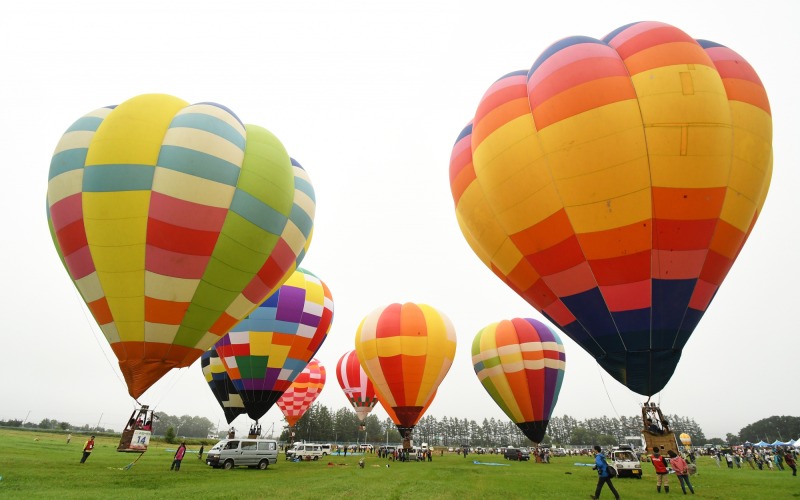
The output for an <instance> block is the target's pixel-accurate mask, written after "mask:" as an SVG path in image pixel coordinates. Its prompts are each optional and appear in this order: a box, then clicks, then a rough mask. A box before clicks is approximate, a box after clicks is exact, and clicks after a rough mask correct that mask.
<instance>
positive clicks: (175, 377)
mask: <svg viewBox="0 0 800 500" xmlns="http://www.w3.org/2000/svg"><path fill="white" fill-rule="evenodd" d="M170 371H173V370H170ZM187 371H189V370H188V367H187V369H186V370H184V369H182V368H178V374H177V375H174V374H173V375H172V376H171V377H170V378H171V379H172V381H171V382H170V384H169V386H168V387H167V389H166V390H165V391H164V392H163V394H162V395H161V397H160V398H159V399H158V400H157V401H156V404H154V405H153V411H155V409H156V408H158V407H159V405H160V404H161V401H163V400H164V398H165V397H167V396H168V395H169V394H170V393H171V392H172V390H173V389H174V388H175V386H176V385H178V382H180V380H181V378H183V374H184V373H186V372H187Z"/></svg>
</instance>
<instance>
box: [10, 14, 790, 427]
mask: <svg viewBox="0 0 800 500" xmlns="http://www.w3.org/2000/svg"><path fill="white" fill-rule="evenodd" d="M546 3H547V2H532V1H509V0H493V1H491V2H477V1H455V0H453V1H405V2H397V1H395V2H384V1H377V0H367V1H347V0H346V1H342V0H339V1H335V2H331V1H303V2H299V1H283V0H280V1H271V2H243V1H227V2H221V1H216V2H209V1H202V0H197V1H192V2H168V1H166V0H159V1H143V0H137V1H128V0H120V1H117V2H106V1H94V2H88V1H71V2H52V1H40V0H28V1H25V2H3V3H2V5H0V74H2V75H3V76H2V80H0V88H2V90H3V92H2V94H3V100H4V106H3V108H4V111H3V113H2V115H1V116H0V141H2V149H3V153H4V155H5V157H6V160H5V165H6V167H5V171H6V172H8V173H9V175H8V176H7V177H6V180H5V181H4V182H3V186H4V189H5V194H4V195H3V196H2V197H0V209H1V210H2V213H3V214H5V217H4V218H3V224H4V226H5V227H4V229H5V230H4V231H2V233H1V235H0V239H1V240H0V241H2V245H0V252H2V254H1V255H2V259H0V266H1V267H0V270H1V272H2V274H1V276H2V279H3V283H4V287H3V292H2V301H0V304H2V306H0V307H2V317H3V318H4V323H3V327H2V328H1V329H0V345H2V346H3V349H2V352H3V355H4V356H3V357H4V360H3V362H2V365H1V366H2V368H3V376H2V377H0V418H2V419H8V418H20V419H22V418H25V417H26V416H27V415H28V413H29V412H30V416H29V417H28V418H29V420H31V421H34V422H39V421H40V420H41V419H43V418H56V419H59V420H66V421H69V422H71V423H73V424H81V425H82V424H91V425H94V424H96V423H97V422H98V420H99V421H101V425H104V426H107V427H112V428H117V429H119V428H120V427H121V426H122V424H123V423H124V422H125V421H126V419H127V418H128V415H129V413H130V411H131V409H132V407H133V401H132V400H131V398H130V397H129V396H128V394H127V390H126V388H125V385H124V383H123V382H122V379H121V376H120V375H119V370H118V367H117V364H116V359H115V358H114V357H113V353H112V352H111V349H110V347H109V346H108V344H107V342H106V341H105V339H104V338H103V337H102V335H101V334H100V332H99V329H98V328H97V326H96V325H95V324H94V321H93V320H92V319H91V317H90V316H89V315H88V313H87V312H86V309H85V307H84V306H83V305H82V304H83V303H82V301H81V299H80V296H79V295H78V294H77V292H76V291H75V289H74V287H73V285H72V283H71V281H70V280H69V279H68V276H67V275H66V273H65V271H64V269H63V268H62V267H61V264H60V262H59V260H58V258H57V255H56V252H55V250H54V249H53V246H52V243H51V241H50V239H49V234H48V230H47V223H46V217H45V192H46V189H47V174H48V169H49V162H50V156H51V154H52V151H53V148H54V147H55V145H56V143H57V142H58V140H59V138H60V136H61V134H62V133H63V132H64V130H65V129H66V128H67V127H68V126H69V125H70V124H71V123H72V122H73V121H74V120H75V119H77V118H79V117H80V116H82V115H83V114H84V113H86V112H88V111H91V110H93V109H96V108H98V107H101V106H105V105H109V104H118V103H120V102H122V101H124V100H126V99H128V98H130V97H133V96H135V95H138V94H143V93H150V92H159V93H168V94H173V95H176V96H178V97H181V98H182V99H185V100H187V101H189V102H200V101H213V102H218V103H221V104H224V105H225V106H227V107H229V108H231V109H232V110H233V111H234V112H236V113H237V115H238V116H239V117H240V118H241V119H242V120H243V121H244V122H245V123H253V124H257V125H261V126H264V127H266V128H268V129H270V130H271V131H272V132H273V133H275V134H276V135H277V136H278V137H279V138H280V139H281V141H282V142H283V143H284V145H285V146H286V148H287V150H288V151H289V154H290V155H292V156H293V157H294V158H296V159H297V160H298V161H299V162H300V163H301V164H302V165H303V166H304V167H305V168H306V170H307V171H308V172H309V175H310V176H311V179H312V181H313V184H314V188H315V190H316V195H317V217H316V221H315V237H314V241H313V243H312V245H311V249H310V252H309V254H308V256H307V258H306V260H305V261H303V264H302V265H303V267H304V268H306V269H308V270H310V271H311V272H313V273H315V274H316V275H318V276H319V277H320V278H321V279H322V280H323V281H325V282H326V283H327V284H328V286H329V287H330V289H331V291H332V293H333V298H334V303H335V313H334V322H333V327H332V329H331V332H330V335H329V337H328V339H327V341H326V342H325V343H324V344H323V346H322V348H321V349H320V351H319V352H318V354H317V358H318V359H319V360H320V361H321V362H322V364H323V365H324V366H325V367H326V368H327V370H328V383H327V386H326V388H325V389H324V391H323V392H322V394H321V396H320V398H319V400H318V401H320V402H322V403H323V404H325V405H328V406H330V407H333V408H340V407H344V406H346V404H347V402H346V399H345V396H344V395H343V393H342V391H341V389H340V388H339V385H338V383H337V382H336V378H335V373H334V370H335V365H336V362H337V360H338V359H339V357H340V356H341V355H342V354H343V353H344V352H346V351H348V350H350V349H352V348H353V341H354V336H355V330H356V328H357V326H358V324H359V322H360V320H361V318H363V316H364V315H366V314H367V313H368V312H370V311H371V310H372V309H374V308H376V307H379V306H382V305H386V304H388V303H391V302H406V301H411V302H419V303H427V304H430V305H432V306H434V307H436V308H437V309H439V310H440V311H442V312H444V313H445V314H446V315H447V316H448V317H450V319H451V320H452V321H453V323H454V325H455V327H456V331H457V333H458V340H459V345H458V350H457V353H456V360H455V362H454V364H453V366H452V368H451V370H450V373H449V374H448V376H447V378H446V379H445V381H444V382H443V384H442V385H441V386H440V389H439V392H438V395H437V398H436V400H435V401H434V403H433V404H432V406H431V407H430V409H429V410H428V414H431V415H434V416H436V417H442V416H453V417H459V418H469V419H475V420H478V421H481V420H482V419H483V418H485V417H486V418H488V417H495V418H503V419H505V418H506V417H505V416H504V415H503V413H502V412H501V411H500V409H499V408H498V407H497V405H496V404H495V403H494V402H493V401H492V400H491V398H490V397H489V396H488V394H487V393H486V392H485V391H484V389H483V388H482V386H481V385H480V383H479V382H478V379H477V377H476V376H475V373H474V371H473V369H472V365H471V360H470V346H471V343H472V339H473V338H474V336H475V334H476V333H477V331H478V330H479V329H480V328H482V327H483V326H485V325H487V324H489V323H491V322H494V321H499V320H501V319H510V318H513V317H524V316H530V317H533V318H538V319H542V317H541V316H540V315H539V314H538V313H537V312H536V311H535V310H533V308H532V307H531V306H529V305H528V304H527V303H526V302H524V301H523V300H522V299H521V298H519V297H518V296H517V295H516V294H514V293H513V292H512V291H511V290H509V289H507V288H506V287H505V285H503V284H502V283H501V282H500V280H498V279H497V278H496V277H495V276H494V275H493V274H492V273H491V272H490V271H489V270H488V269H486V268H485V267H484V266H483V264H481V262H480V261H479V260H478V258H477V257H476V256H475V255H474V254H473V253H472V251H471V250H470V248H469V247H468V245H467V243H466V242H465V240H464V239H463V237H462V236H461V234H460V232H459V230H458V227H457V224H456V221H455V215H454V210H453V202H452V198H451V195H450V188H449V183H448V168H449V159H450V151H451V148H452V145H453V143H454V141H455V139H456V136H457V135H458V133H459V132H460V131H461V129H462V127H463V126H464V125H465V124H466V123H467V121H468V120H469V119H470V118H471V116H473V115H474V112H475V109H476V107H477V104H478V102H479V100H480V98H481V96H482V95H483V93H484V91H485V90H486V89H487V88H488V87H489V85H490V84H491V83H492V82H493V81H494V80H496V79H497V78H499V77H500V76H502V75H504V74H506V73H508V72H511V71H514V70H519V69H528V68H529V67H530V66H531V65H532V63H533V62H534V60H535V59H536V58H537V57H538V55H539V54H540V53H541V52H542V51H543V50H544V49H545V48H546V47H547V46H549V45H550V44H551V43H553V42H555V41H557V40H559V39H561V38H564V37H566V36H571V35H588V36H593V37H595V38H602V37H603V36H604V35H605V34H607V33H608V32H610V31H612V30H614V29H616V28H617V27H619V26H622V25H624V24H627V23H630V22H634V21H643V20H656V21H663V22H667V23H669V24H673V25H675V26H677V27H679V28H681V29H683V30H684V31H686V32H687V33H688V34H689V35H691V36H693V37H695V38H704V39H708V40H713V41H716V42H719V43H722V44H724V45H727V46H729V47H731V48H732V49H734V50H736V51H737V52H739V53H740V54H742V55H743V56H744V57H745V58H746V59H747V60H748V61H749V62H750V63H751V64H752V65H753V66H754V67H755V69H756V71H757V72H758V73H759V75H760V77H761V79H762V81H763V82H764V85H765V87H766V88H767V91H768V93H769V98H770V102H771V105H772V112H773V120H774V122H773V123H774V141H773V147H774V156H775V169H774V176H773V181H772V188H771V190H770V194H769V196H768V198H767V202H766V205H765V207H764V211H763V214H762V216H761V219H760V220H759V222H758V224H757V226H756V228H755V230H754V232H753V234H752V236H751V238H750V240H749V242H748V244H747V245H746V247H745V248H744V250H743V252H742V253H741V255H740V257H739V259H738V260H737V262H736V264H735V265H734V267H733V269H732V271H731V273H730V274H729V275H728V278H727V280H726V281H725V283H724V284H723V286H722V288H721V290H720V291H719V293H718V294H717V297H716V299H715V300H714V302H713V303H712V304H711V306H710V308H709V310H708V312H707V313H706V315H705V316H704V318H703V320H702V321H701V322H700V325H699V326H698V328H697V329H696V331H695V333H694V335H693V336H692V338H691V339H690V341H689V343H688V345H687V347H686V349H685V350H684V354H683V358H682V360H681V362H680V364H679V365H678V368H677V370H676V372H675V374H674V376H673V377H672V380H671V382H670V383H669V384H668V385H667V387H666V389H665V390H664V391H662V393H661V394H660V395H657V396H656V397H655V399H656V400H657V401H660V402H661V404H662V407H663V408H664V409H665V410H666V411H667V412H669V413H677V414H680V415H685V416H691V417H693V418H694V419H695V420H696V421H697V422H698V423H699V424H700V425H701V426H702V428H703V429H704V431H705V433H706V435H707V436H708V437H713V436H719V437H724V434H725V433H726V432H733V433H738V431H739V430H740V429H741V428H742V427H743V426H745V425H747V424H750V423H752V422H755V421H757V420H759V419H762V418H766V417H769V416H771V415H793V416H798V415H800V398H798V391H797V387H796V382H797V371H798V361H797V359H798V355H800V340H798V338H800V337H798V334H797V323H796V322H795V321H794V317H793V315H792V311H793V310H794V309H795V308H796V307H797V300H796V298H797V295H798V294H797V292H796V291H795V292H793V291H792V290H796V289H795V286H794V283H797V282H798V281H800V271H799V270H798V266H797V265H795V262H796V259H797V257H796V254H794V252H795V251H796V249H797V247H798V243H800V237H799V236H798V232H797V229H798V224H797V219H796V218H795V217H794V214H797V213H798V211H799V210H798V209H800V206H799V204H800V201H799V200H800V198H798V197H797V195H796V190H795V188H796V187H797V186H798V184H799V183H800V174H798V170H797V166H796V165H797V158H798V143H800V141H798V140H797V137H796V136H797V131H798V128H797V125H796V122H795V121H794V119H793V118H792V117H793V116H797V114H798V112H800V110H799V109H798V103H799V102H800V99H798V93H797V90H796V87H797V82H798V81H800V78H798V77H799V76H800V75H798V64H797V62H796V47H797V45H798V42H799V41H800V40H799V39H798V37H797V35H796V32H797V20H798V19H800V16H798V11H800V3H797V2H794V1H791V0H785V1H772V2H756V3H754V2H752V1H751V0H748V1H738V0H735V1H731V0H726V1H724V2H722V1H719V2H716V1H715V2H712V1H703V2H699V1H697V0H690V1H678V0H674V1H672V2H669V3H667V2H642V1H640V0H636V1H614V2H568V1H564V2H550V5H549V6H547V5H544V4H546ZM659 5H660V6H659ZM793 123H795V125H792V124H793ZM793 255H795V256H794V257H793ZM562 338H563V339H564V344H565V349H566V352H567V369H566V374H565V378H564V384H563V387H562V390H561V396H560V398H559V402H558V405H557V407H556V409H555V412H554V415H557V416H561V415H564V414H568V415H571V416H573V417H576V418H578V419H583V418H588V417H594V416H598V417H599V416H602V415H607V416H610V417H613V416H617V415H634V414H637V413H638V411H639V403H640V402H642V401H643V400H644V398H642V397H640V396H638V395H636V394H634V393H632V392H631V391H629V390H627V389H626V388H625V387H623V386H622V385H620V384H619V383H617V382H616V381H615V380H614V379H612V378H611V377H610V376H609V375H607V374H606V373H605V372H603V371H602V370H601V369H600V368H598V366H597V364H596V363H595V361H594V359H592V358H591V357H590V356H589V355H588V354H586V353H585V352H584V351H582V350H581V349H580V347H578V346H577V344H575V343H574V342H573V341H572V340H570V339H569V338H568V337H566V335H562ZM140 401H141V402H143V403H149V404H151V405H155V406H156V409H157V410H159V411H164V412H167V413H170V414H178V415H185V414H189V415H200V416H205V417H207V418H209V419H210V420H211V421H212V422H217V421H220V422H221V425H223V426H224V425H225V421H224V417H223V415H222V411H221V410H220V408H219V406H218V404H217V402H216V400H215V399H214V398H213V395H212V394H211V391H210V390H209V389H208V386H207V385H206V383H205V380H204V378H203V376H202V373H201V370H200V367H199V361H198V362H196V363H195V364H194V365H193V366H192V367H191V368H188V369H183V370H180V371H173V372H172V373H170V374H168V375H167V376H166V377H164V378H163V379H162V380H161V381H160V382H158V383H157V384H156V385H155V386H153V387H152V388H151V389H150V390H149V391H148V392H146V393H145V394H144V396H143V397H142V398H140ZM376 414H377V415H378V416H379V417H381V418H384V417H385V413H384V412H383V411H382V410H376ZM281 419H282V415H281V413H280V409H279V408H277V406H276V407H274V408H273V409H271V410H270V411H269V413H267V415H266V416H265V417H264V418H263V419H262V420H261V423H262V426H263V427H264V428H265V429H268V428H269V427H270V425H271V424H272V423H273V422H276V423H278V425H276V428H277V427H278V426H279V425H280V423H279V422H280V421H281ZM235 425H236V426H237V427H239V428H240V429H243V428H246V427H247V426H248V425H249V421H248V420H246V417H245V416H242V417H239V419H238V420H237V421H236V422H235ZM775 437H777V436H775ZM790 437H792V438H797V437H798V436H783V438H785V439H789V438H790ZM769 439H772V437H771V436H770V437H769Z"/></svg>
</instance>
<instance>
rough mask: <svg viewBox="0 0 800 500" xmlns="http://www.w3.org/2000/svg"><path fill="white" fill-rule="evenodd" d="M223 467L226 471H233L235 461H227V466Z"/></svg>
mask: <svg viewBox="0 0 800 500" xmlns="http://www.w3.org/2000/svg"><path fill="white" fill-rule="evenodd" d="M222 467H223V468H224V469H225V470H231V469H233V460H231V459H228V460H225V465H223V466H222Z"/></svg>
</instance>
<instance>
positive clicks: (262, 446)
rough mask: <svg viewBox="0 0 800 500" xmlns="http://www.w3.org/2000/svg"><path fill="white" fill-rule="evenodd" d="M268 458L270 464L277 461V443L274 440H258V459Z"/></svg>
mask: <svg viewBox="0 0 800 500" xmlns="http://www.w3.org/2000/svg"><path fill="white" fill-rule="evenodd" d="M264 459H266V460H268V461H269V463H270V464H275V463H277V462H278V443H276V442H275V441H259V442H258V461H259V463H260V462H261V460H264Z"/></svg>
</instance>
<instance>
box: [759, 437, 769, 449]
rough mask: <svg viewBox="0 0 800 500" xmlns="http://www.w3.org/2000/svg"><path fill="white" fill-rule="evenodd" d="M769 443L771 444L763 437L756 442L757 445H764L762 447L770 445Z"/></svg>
mask: <svg viewBox="0 0 800 500" xmlns="http://www.w3.org/2000/svg"><path fill="white" fill-rule="evenodd" d="M769 445H770V444H769V443H767V442H766V441H764V440H763V439H762V440H761V441H759V442H757V443H756V446H759V447H762V448H763V447H764V446H769Z"/></svg>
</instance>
